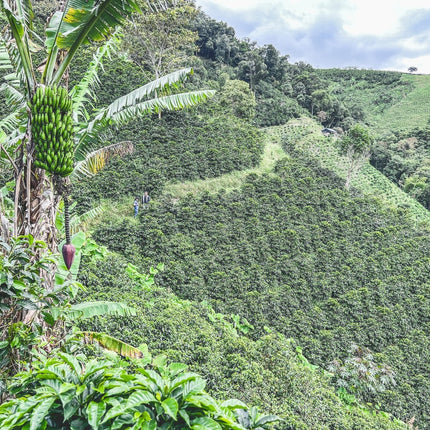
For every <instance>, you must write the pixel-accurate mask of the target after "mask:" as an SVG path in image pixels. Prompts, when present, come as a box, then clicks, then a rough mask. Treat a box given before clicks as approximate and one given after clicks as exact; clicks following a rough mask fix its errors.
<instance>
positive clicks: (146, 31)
mask: <svg viewBox="0 0 430 430" xmlns="http://www.w3.org/2000/svg"><path fill="white" fill-rule="evenodd" d="M167 6H168V7H167V8H166V9H163V10H160V11H155V12H152V13H145V14H134V15H133V16H132V20H131V21H130V22H129V23H128V24H127V25H126V27H125V30H126V31H127V34H128V37H127V38H126V39H125V40H124V45H125V47H126V49H127V51H128V52H129V55H130V57H131V58H132V60H133V61H134V62H135V63H136V64H138V65H139V66H140V67H141V68H142V70H144V71H149V72H150V74H151V78H155V79H158V78H159V77H160V76H163V75H165V74H166V73H169V72H171V71H172V70H175V69H177V68H178V67H184V66H185V65H186V64H185V63H186V61H187V58H188V56H189V54H190V53H192V52H193V50H194V49H195V42H196V40H197V37H198V35H197V32H195V31H192V30H191V29H190V28H189V25H190V22H191V21H192V20H193V19H195V17H196V15H197V10H196V8H195V7H194V5H193V3H191V2H190V1H189V0H176V1H175V0H169V1H168V2H167Z"/></svg>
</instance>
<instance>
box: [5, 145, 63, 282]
mask: <svg viewBox="0 0 430 430" xmlns="http://www.w3.org/2000/svg"><path fill="white" fill-rule="evenodd" d="M32 146H33V145H32V144H31V143H28V144H27V145H26V149H27V151H26V152H27V155H26V157H23V156H22V155H21V157H20V160H19V161H21V163H17V165H21V166H22V168H21V171H19V172H17V174H16V178H15V184H16V185H15V218H14V236H20V235H28V234H31V235H32V236H33V237H34V239H35V240H41V241H43V242H45V243H46V244H47V247H48V249H49V250H50V251H51V252H53V253H58V249H57V231H56V227H55V216H56V212H57V209H58V205H59V202H60V196H59V195H58V194H57V193H56V192H55V187H54V184H53V182H52V180H51V178H50V177H48V176H47V175H46V174H45V171H44V170H43V169H39V168H35V167H34V165H33V163H32V152H33V151H32V149H33V148H32ZM43 275H44V276H43V279H44V284H45V285H44V286H45V288H47V289H48V290H52V289H53V287H54V281H55V270H49V271H48V272H45V273H44V274H43Z"/></svg>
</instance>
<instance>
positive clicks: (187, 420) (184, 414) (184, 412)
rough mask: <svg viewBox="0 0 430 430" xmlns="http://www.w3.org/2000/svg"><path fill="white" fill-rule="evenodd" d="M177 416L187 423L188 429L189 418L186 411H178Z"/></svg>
mask: <svg viewBox="0 0 430 430" xmlns="http://www.w3.org/2000/svg"><path fill="white" fill-rule="evenodd" d="M179 415H180V416H181V417H182V419H183V420H184V421H185V422H186V423H187V426H188V427H190V426H191V424H190V416H189V415H188V413H187V411H186V410H185V409H181V410H180V411H179Z"/></svg>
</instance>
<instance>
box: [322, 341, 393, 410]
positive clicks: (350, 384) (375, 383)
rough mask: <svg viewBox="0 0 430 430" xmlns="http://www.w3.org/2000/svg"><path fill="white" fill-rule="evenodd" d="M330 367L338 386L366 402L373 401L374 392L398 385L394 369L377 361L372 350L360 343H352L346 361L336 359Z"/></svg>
mask: <svg viewBox="0 0 430 430" xmlns="http://www.w3.org/2000/svg"><path fill="white" fill-rule="evenodd" d="M328 369H329V370H330V371H331V372H333V378H334V379H335V384H336V386H339V387H340V388H345V389H346V390H347V391H348V392H349V393H350V394H353V395H356V396H357V397H359V398H360V399H361V400H362V401H365V402H371V401H372V395H373V394H375V393H379V392H384V391H385V390H387V389H388V388H389V387H390V386H394V385H396V381H395V374H394V372H393V370H392V369H391V368H390V367H389V366H387V365H386V364H381V363H376V362H375V359H374V356H373V354H372V352H371V351H370V350H369V349H367V348H361V347H359V346H358V345H352V347H351V349H350V351H349V355H348V357H347V358H346V359H345V361H344V362H341V361H337V360H334V361H333V362H331V363H330V366H329V368H328Z"/></svg>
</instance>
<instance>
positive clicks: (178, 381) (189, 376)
mask: <svg viewBox="0 0 430 430" xmlns="http://www.w3.org/2000/svg"><path fill="white" fill-rule="evenodd" d="M197 378H198V375H196V374H195V373H191V372H188V373H184V374H183V375H180V376H178V377H177V378H175V379H174V380H173V381H172V382H171V389H172V390H173V389H174V388H176V387H179V385H184V384H185V383H186V382H188V381H192V380H196V379H197Z"/></svg>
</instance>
